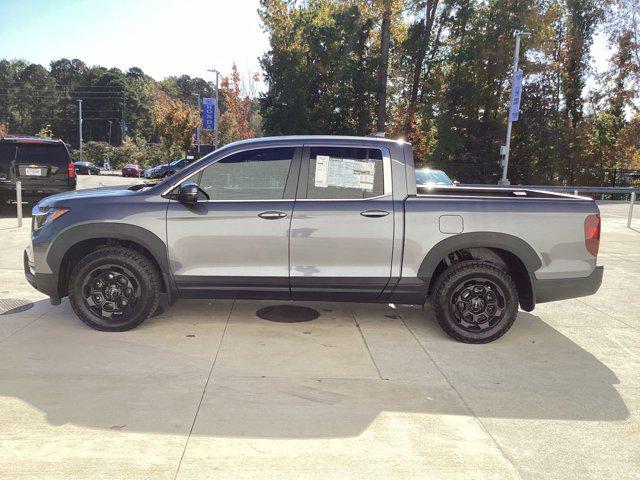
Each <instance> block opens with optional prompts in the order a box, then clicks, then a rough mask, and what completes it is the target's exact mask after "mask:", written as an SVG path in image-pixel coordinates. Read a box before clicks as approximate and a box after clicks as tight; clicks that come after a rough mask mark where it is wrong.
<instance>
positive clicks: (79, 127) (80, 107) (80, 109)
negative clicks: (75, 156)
mask: <svg viewBox="0 0 640 480" xmlns="http://www.w3.org/2000/svg"><path fill="white" fill-rule="evenodd" d="M78 144H79V146H80V159H79V160H78V161H79V162H81V161H82V100H78Z"/></svg>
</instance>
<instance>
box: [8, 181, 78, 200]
mask: <svg viewBox="0 0 640 480" xmlns="http://www.w3.org/2000/svg"><path fill="white" fill-rule="evenodd" d="M75 189H76V182H75V181H73V183H70V184H69V185H64V186H55V187H51V186H50V185H29V184H28V183H23V184H22V198H23V199H27V198H38V199H40V198H44V197H48V196H50V195H55V194H56V193H64V192H71V191H73V190H75ZM0 197H3V198H6V199H10V200H15V198H16V185H15V184H14V183H10V184H3V185H0Z"/></svg>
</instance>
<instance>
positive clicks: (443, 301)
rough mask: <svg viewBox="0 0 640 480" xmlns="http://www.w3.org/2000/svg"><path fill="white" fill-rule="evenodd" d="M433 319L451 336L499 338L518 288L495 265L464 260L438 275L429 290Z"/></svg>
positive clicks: (473, 339) (515, 302)
mask: <svg viewBox="0 0 640 480" xmlns="http://www.w3.org/2000/svg"><path fill="white" fill-rule="evenodd" d="M431 303H432V304H433V308H434V311H435V315H436V320H437V321H438V323H439V324H440V326H441V327H442V329H443V330H444V331H445V332H446V333H447V334H448V335H450V336H451V337H453V338H455V339H456V340H458V341H460V342H465V343H488V342H492V341H493V340H496V339H497V338H500V337H501V336H502V335H504V334H505V333H507V331H508V330H509V329H510V328H511V325H513V322H514V321H515V319H516V316H517V314H518V290H517V288H516V285H515V283H514V282H513V280H512V279H511V277H510V276H509V274H508V273H507V272H506V271H504V270H503V269H502V268H500V267H499V266H497V265H495V264H492V263H489V262H485V261H481V260H467V261H462V262H459V263H455V264H453V265H452V266H450V267H449V268H447V269H446V270H445V271H444V272H442V273H441V274H440V276H439V277H438V279H437V280H436V282H435V284H434V286H433V288H432V293H431Z"/></svg>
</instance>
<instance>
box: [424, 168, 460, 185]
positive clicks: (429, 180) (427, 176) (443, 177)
mask: <svg viewBox="0 0 640 480" xmlns="http://www.w3.org/2000/svg"><path fill="white" fill-rule="evenodd" d="M416 183H417V184H418V185H427V184H435V185H453V182H452V181H451V179H450V178H449V177H448V176H447V174H446V173H444V172H443V171H442V170H416Z"/></svg>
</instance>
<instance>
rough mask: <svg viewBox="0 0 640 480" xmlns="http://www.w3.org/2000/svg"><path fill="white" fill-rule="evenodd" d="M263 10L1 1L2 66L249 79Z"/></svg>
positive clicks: (601, 43)
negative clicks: (67, 63) (73, 62)
mask: <svg viewBox="0 0 640 480" xmlns="http://www.w3.org/2000/svg"><path fill="white" fill-rule="evenodd" d="M257 8H258V0H224V1H222V0H146V1H145V0H100V1H95V0H0V58H10V59H16V58H21V59H24V60H28V61H30V62H34V63H40V64H42V65H45V66H48V64H49V62H50V61H51V60H54V59H58V58H62V57H66V58H79V59H81V60H83V61H85V62H86V63H87V64H89V65H103V66H105V67H118V68H120V69H122V70H127V69H128V68H130V67H133V66H136V67H140V68H142V70H143V71H144V72H145V73H147V74H148V75H151V76H152V77H154V78H155V79H157V80H160V79H162V78H164V77H166V76H169V75H181V74H187V75H191V76H199V77H202V78H206V79H212V76H211V73H208V72H207V69H209V68H217V69H218V70H220V71H221V72H222V73H223V74H225V73H228V72H229V71H230V69H231V65H232V63H233V62H235V63H236V64H237V65H238V68H239V69H240V72H241V74H243V75H246V76H248V73H249V72H256V71H259V64H258V57H259V56H260V55H261V54H262V53H263V52H264V51H266V50H267V48H268V42H267V38H266V36H265V35H264V33H263V32H262V29H261V27H260V20H259V18H258V15H257ZM525 41H526V40H525ZM592 54H593V56H594V61H593V65H594V66H595V67H596V68H597V69H598V70H600V71H602V70H603V69H605V68H606V66H607V58H608V51H607V49H606V38H605V37H604V36H603V35H599V36H596V39H595V43H594V47H593V49H592ZM525 73H526V72H525ZM588 84H591V82H588Z"/></svg>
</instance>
